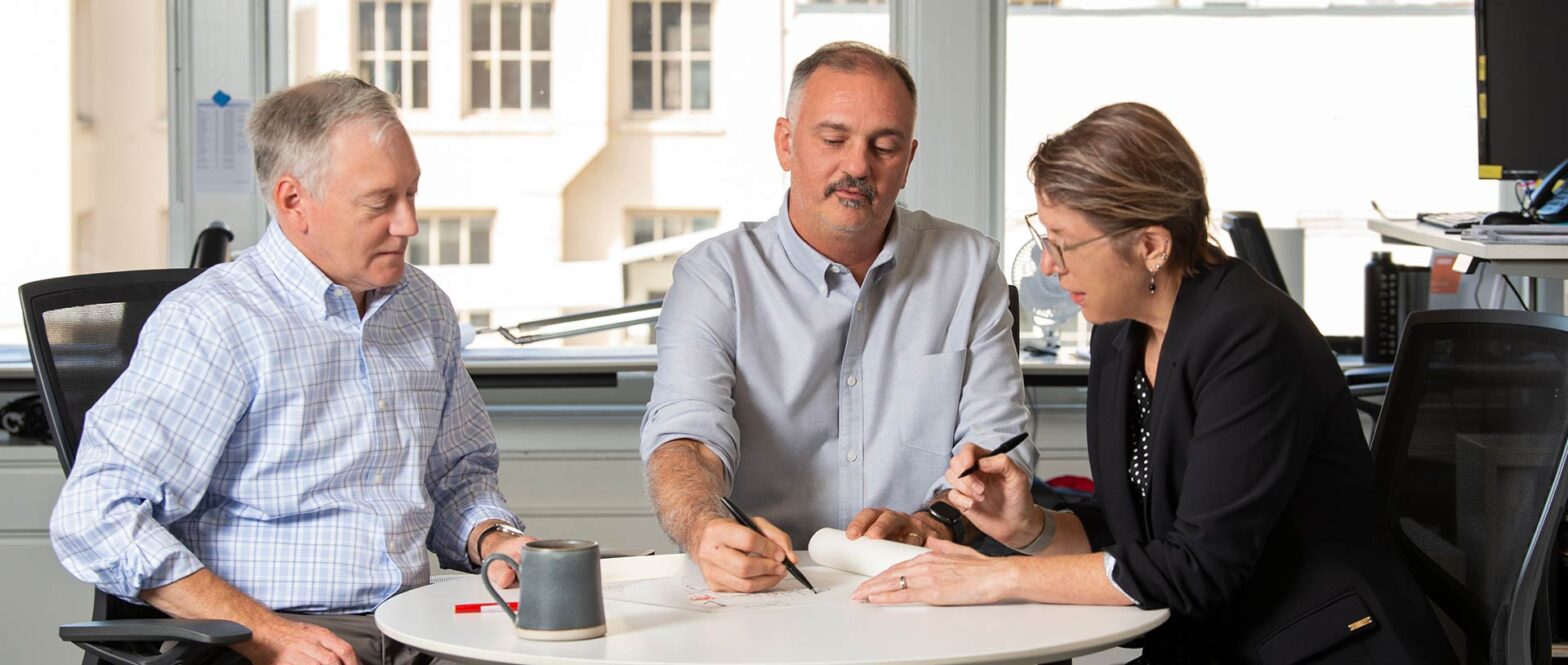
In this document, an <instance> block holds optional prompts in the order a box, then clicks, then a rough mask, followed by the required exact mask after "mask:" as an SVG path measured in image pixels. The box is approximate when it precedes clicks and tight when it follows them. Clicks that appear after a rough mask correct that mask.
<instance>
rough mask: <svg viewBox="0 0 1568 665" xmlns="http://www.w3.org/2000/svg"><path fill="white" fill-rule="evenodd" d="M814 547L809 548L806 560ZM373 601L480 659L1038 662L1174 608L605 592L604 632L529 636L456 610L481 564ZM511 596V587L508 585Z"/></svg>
mask: <svg viewBox="0 0 1568 665" xmlns="http://www.w3.org/2000/svg"><path fill="white" fill-rule="evenodd" d="M687 561H688V560H687V558H686V555H684V554H671V555H664V556H650V557H634V558H624V559H607V560H605V561H604V562H603V571H604V581H605V582H606V583H609V582H618V581H624V580H635V579H648V578H653V577H667V576H676V575H681V574H682V573H683V572H685V571H687V570H689V568H688V566H689V564H688V562H687ZM809 562H810V560H809V556H807V555H806V553H804V552H802V553H801V563H802V565H806V564H809ZM436 579H437V580H438V581H436V582H434V583H432V584H430V585H429V586H426V587H422V588H419V589H414V590H412V591H408V592H405V593H403V594H402V595H399V596H396V597H394V598H392V599H391V600H388V601H387V602H386V603H384V604H383V605H382V606H381V608H380V609H378V610H376V625H377V626H379V627H380V628H381V632H383V633H385V634H386V635H387V636H388V637H391V638H393V639H395V640H398V641H399V642H402V643H404V644H408V645H410V646H413V647H416V648H419V649H422V650H424V651H427V652H429V653H432V654H437V655H440V656H442V657H446V658H451V659H455V660H460V661H467V662H475V663H530V664H533V665H568V664H570V665H583V664H590V663H591V664H605V663H614V664H622V665H662V664H675V663H682V664H685V663H737V664H738V663H809V664H816V665H829V664H835V665H837V664H848V663H925V664H932V665H935V664H938V663H1030V664H1033V663H1041V662H1048V661H1054V660H1063V659H1067V658H1072V657H1074V656H1080V655H1083V654H1087V653H1093V652H1095V651H1100V650H1103V649H1108V648H1110V647H1114V646H1116V645H1119V644H1121V643H1123V642H1126V641H1127V640H1130V639H1132V638H1134V637H1137V636H1139V635H1142V634H1144V633H1146V632H1148V631H1149V630H1152V629H1153V628H1154V627H1155V626H1158V625H1160V624H1161V623H1163V622H1164V621H1165V619H1166V618H1167V617H1168V616H1169V613H1168V612H1166V611H1165V610H1154V611H1146V610H1140V609H1137V608H1133V607H1089V606H1077V605H1036V604H1032V603H1030V604H1024V603H1018V604H1006V605H987V606H976V607H927V606H873V605H867V604H864V603H855V602H849V601H846V602H845V603H843V604H842V605H838V604H833V605H815V606H807V607H790V608H777V609H756V610H749V611H743V612H733V613H724V614H709V613H704V612H697V611H689V610H681V609H674V608H668V607H660V606H657V605H644V604H639V603H630V602H622V601H616V600H610V599H605V603H604V612H605V618H606V623H607V626H608V629H609V632H608V634H607V635H606V636H604V637H601V638H598V639H592V640H583V641H579V642H533V641H529V640H525V639H522V638H519V637H517V636H516V634H515V633H514V632H513V631H512V627H511V625H510V623H509V622H508V620H507V617H506V615H505V614H503V613H499V612H497V613H483V614H456V613H454V612H453V611H452V610H453V606H454V605H457V604H459V603H475V602H483V601H489V600H490V597H489V595H488V594H486V593H485V590H484V587H483V586H481V584H480V582H479V578H478V576H472V575H469V576H455V577H447V578H436ZM505 596H506V597H507V598H508V599H515V598H516V597H517V591H516V590H515V589H512V590H510V591H508V592H507V593H506V594H505Z"/></svg>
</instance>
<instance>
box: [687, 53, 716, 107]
mask: <svg viewBox="0 0 1568 665" xmlns="http://www.w3.org/2000/svg"><path fill="white" fill-rule="evenodd" d="M712 67H713V63H711V62H708V61H707V60H693V61H692V62H691V108H692V110H694V111H706V110H708V109H710V108H712V107H713V100H712V98H711V96H710V95H709V90H711V89H712V88H713V80H712V78H713V73H712Z"/></svg>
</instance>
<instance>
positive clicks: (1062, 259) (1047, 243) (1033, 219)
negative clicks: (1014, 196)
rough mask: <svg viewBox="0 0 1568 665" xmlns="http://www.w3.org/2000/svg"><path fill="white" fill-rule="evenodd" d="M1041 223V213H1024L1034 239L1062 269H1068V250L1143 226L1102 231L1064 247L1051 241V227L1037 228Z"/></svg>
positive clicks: (1025, 221) (1026, 223)
mask: <svg viewBox="0 0 1568 665" xmlns="http://www.w3.org/2000/svg"><path fill="white" fill-rule="evenodd" d="M1039 223H1040V213H1035V212H1031V213H1029V214H1027V215H1024V226H1027V227H1029V234H1030V235H1032V236H1034V241H1035V242H1036V243H1038V244H1039V245H1040V247H1041V248H1042V249H1044V250H1045V252H1046V253H1048V254H1050V255H1051V262H1052V263H1055V264H1056V267H1057V268H1058V269H1060V270H1066V269H1067V257H1066V254H1067V253H1068V252H1071V251H1073V250H1075V249H1078V248H1079V247H1083V246H1084V245H1087V244H1089V243H1092V242H1095V241H1099V240H1104V239H1106V238H1114V237H1116V236H1119V235H1122V234H1124V233H1128V232H1130V231H1137V230H1138V229H1140V228H1143V227H1140V226H1133V227H1128V228H1125V229H1122V230H1120V231H1112V232H1110V233H1102V234H1100V235H1097V236H1095V237H1093V238H1090V239H1088V240H1084V241H1082V242H1075V243H1073V244H1071V245H1067V246H1065V247H1064V246H1062V245H1058V244H1056V243H1054V242H1051V240H1050V230H1049V229H1047V228H1045V227H1044V226H1041V227H1039V228H1035V225H1036V224H1039Z"/></svg>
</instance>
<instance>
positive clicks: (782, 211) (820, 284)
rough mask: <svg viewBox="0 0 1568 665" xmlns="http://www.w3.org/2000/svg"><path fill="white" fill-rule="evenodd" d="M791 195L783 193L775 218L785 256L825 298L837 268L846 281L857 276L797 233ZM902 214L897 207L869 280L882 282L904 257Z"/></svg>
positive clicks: (901, 210)
mask: <svg viewBox="0 0 1568 665" xmlns="http://www.w3.org/2000/svg"><path fill="white" fill-rule="evenodd" d="M789 196H790V193H789V192H785V193H784V203H782V204H780V205H779V214H778V216H777V217H775V218H774V221H775V222H777V224H778V234H779V240H780V242H782V243H783V245H784V255H785V256H786V257H788V258H789V262H790V265H793V266H794V267H795V270H796V271H797V272H799V273H800V274H801V276H803V277H805V278H806V279H807V280H810V282H811V284H812V286H814V287H816V289H817V293H818V294H820V295H823V296H826V295H827V294H828V293H829V292H830V291H831V290H832V285H833V284H832V279H833V277H832V275H833V271H834V270H835V269H837V270H838V271H840V273H839V274H841V275H842V276H843V278H844V279H854V277H853V276H851V275H850V274H849V269H848V268H846V267H844V266H843V265H840V264H838V263H834V262H833V261H831V260H829V259H828V257H826V256H823V255H822V253H821V252H818V251H817V250H816V249H815V248H813V247H812V246H811V245H809V244H807V243H806V240H805V239H804V238H801V237H800V234H799V233H798V232H796V231H795V224H794V223H793V222H791V221H790V218H789ZM903 214H904V211H903V209H902V208H898V207H896V206H895V207H894V209H893V221H892V222H890V224H892V226H891V228H889V230H888V234H887V240H886V241H884V242H883V243H882V251H881V252H879V253H878V254H877V258H876V260H875V261H873V262H872V263H871V269H870V270H868V271H866V279H868V280H874V279H881V277H882V276H883V275H885V274H886V271H888V270H891V269H892V268H893V266H895V265H897V257H898V256H900V255H901V254H902V252H900V251H899V228H900V227H901V226H902V225H901V224H899V220H900V218H901V217H902V216H903ZM905 244H908V243H905Z"/></svg>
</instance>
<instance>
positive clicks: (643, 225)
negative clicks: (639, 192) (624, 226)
mask: <svg viewBox="0 0 1568 665" xmlns="http://www.w3.org/2000/svg"><path fill="white" fill-rule="evenodd" d="M645 242H653V218H651V217H635V218H633V219H632V244H633V245H641V244H643V243H645Z"/></svg>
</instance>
